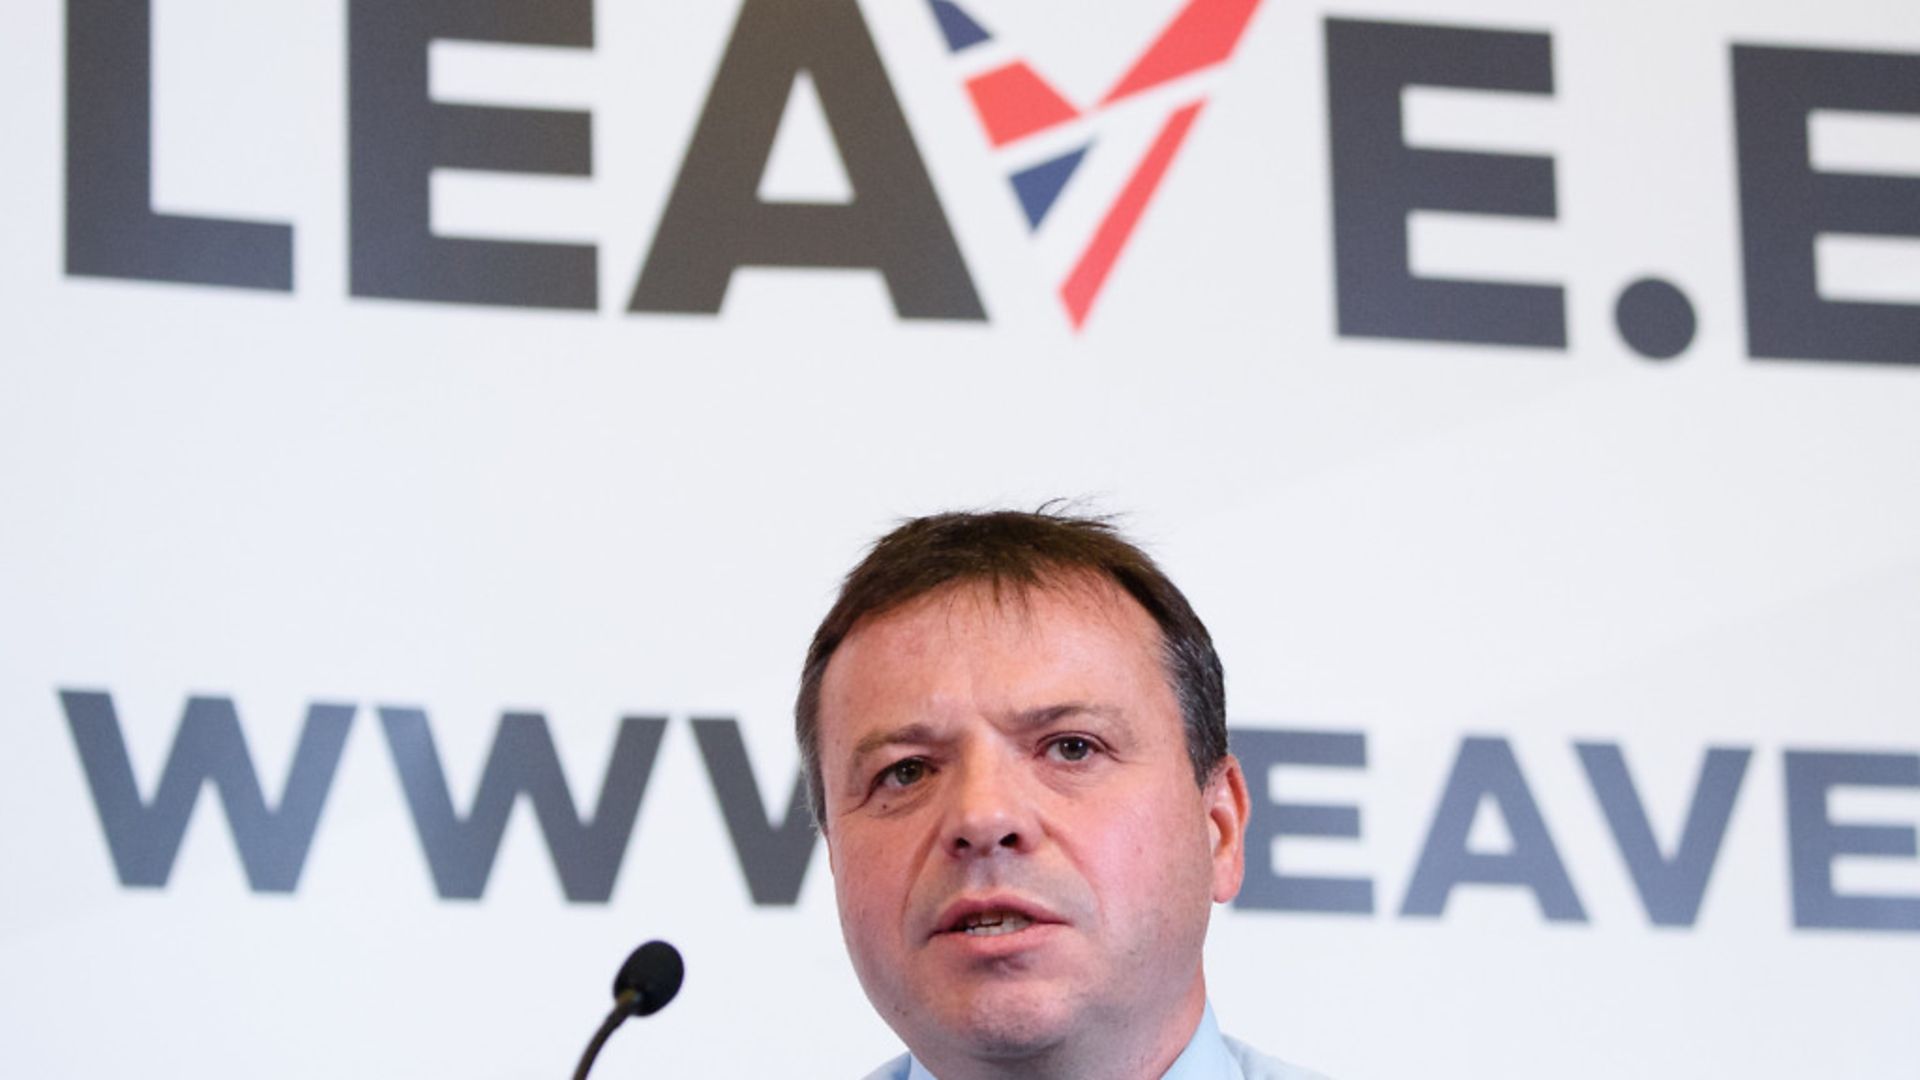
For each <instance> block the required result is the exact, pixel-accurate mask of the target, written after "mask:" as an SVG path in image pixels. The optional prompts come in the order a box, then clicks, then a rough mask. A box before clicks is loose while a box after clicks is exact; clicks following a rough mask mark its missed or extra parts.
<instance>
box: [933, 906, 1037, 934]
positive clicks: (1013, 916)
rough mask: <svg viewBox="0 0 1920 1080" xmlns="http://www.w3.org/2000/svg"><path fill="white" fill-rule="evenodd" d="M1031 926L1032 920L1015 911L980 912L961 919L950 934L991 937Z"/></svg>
mask: <svg viewBox="0 0 1920 1080" xmlns="http://www.w3.org/2000/svg"><path fill="white" fill-rule="evenodd" d="M1032 925H1033V920H1032V919H1030V918H1028V917H1027V916H1025V915H1022V914H1020V913H1019V912H1017V911H981V912H976V913H974V914H972V915H969V916H967V917H966V918H964V919H961V920H960V921H959V922H958V923H956V924H955V925H954V927H953V930H952V932H953V933H956V934H966V935H967V936H968V937H993V936H995V935H998V934H1012V933H1017V932H1018V931H1021V930H1025V929H1026V928H1027V927H1029V926H1032Z"/></svg>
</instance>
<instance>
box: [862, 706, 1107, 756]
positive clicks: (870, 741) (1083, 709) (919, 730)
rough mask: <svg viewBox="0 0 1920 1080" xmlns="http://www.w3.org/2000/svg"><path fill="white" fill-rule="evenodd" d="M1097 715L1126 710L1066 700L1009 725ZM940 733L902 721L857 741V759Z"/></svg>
mask: <svg viewBox="0 0 1920 1080" xmlns="http://www.w3.org/2000/svg"><path fill="white" fill-rule="evenodd" d="M1082 714H1084V715H1088V716H1097V717H1100V718H1101V719H1103V720H1111V721H1114V722H1124V721H1125V719H1126V710H1124V709H1121V708H1119V707H1118V706H1114V705H1095V704H1091V703H1088V702H1084V701H1063V702H1060V703H1058V704H1054V705H1041V706H1038V707H1036V708H1032V709H1022V710H1020V711H1019V712H1017V713H1014V714H1013V715H1012V716H1011V717H1009V720H1008V726H1009V727H1011V728H1012V729H1013V730H1015V731H1019V732H1027V731H1033V730H1035V729H1038V728H1043V727H1046V726H1047V725H1049V724H1053V723H1057V722H1058V721H1060V720H1064V719H1066V718H1067V717H1069V716H1079V715H1082ZM938 741H939V736H938V735H937V734H936V733H935V731H934V729H933V726H932V725H930V724H924V723H920V722H917V721H916V722H914V723H909V724H902V725H900V726H899V727H896V728H888V729H887V730H885V731H876V732H874V733H873V734H871V735H868V736H867V737H866V738H864V739H861V740H860V741H859V742H857V743H855V744H854V747H853V758H854V760H855V761H859V760H861V759H863V758H865V757H866V756H867V755H868V754H871V753H873V752H874V751H876V750H881V749H884V748H886V747H889V746H900V745H910V744H915V743H931V742H938Z"/></svg>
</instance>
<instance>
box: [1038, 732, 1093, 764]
mask: <svg viewBox="0 0 1920 1080" xmlns="http://www.w3.org/2000/svg"><path fill="white" fill-rule="evenodd" d="M1096 749H1098V747H1096V746H1094V745H1093V740H1092V739H1089V738H1087V737H1086V736H1084V735H1062V736H1060V737H1059V738H1057V739H1054V740H1052V741H1051V742H1049V743H1047V753H1048V754H1050V755H1052V756H1053V757H1054V758H1055V759H1056V760H1058V761H1069V762H1072V761H1085V760H1087V759H1088V758H1089V757H1092V756H1093V752H1094V751H1095V750H1096Z"/></svg>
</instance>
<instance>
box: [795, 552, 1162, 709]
mask: <svg viewBox="0 0 1920 1080" xmlns="http://www.w3.org/2000/svg"><path fill="white" fill-rule="evenodd" d="M1161 641H1162V639H1161V634H1160V628H1159V626H1158V625H1157V624H1155V623H1154V621H1153V618H1152V616H1150V615H1148V614H1147V612H1146V610H1145V609H1144V608H1142V607H1141V606H1140V604H1139V603H1138V602H1137V601H1135V600H1134V599H1133V598H1132V597H1130V596H1128V595H1127V594H1126V593H1125V592H1124V591H1123V590H1122V589H1120V588H1119V587H1118V586H1117V585H1115V584H1113V583H1111V582H1109V581H1107V580H1105V579H1103V578H1094V577H1074V578H1065V579H1061V580H1057V581H1052V582H1048V583H1045V584H1042V585H1037V586H1031V587H1024V588H1023V587H1019V586H1002V587H1000V588H997V589H996V588H995V587H994V586H993V585H991V584H988V583H965V584H960V585H954V586H949V587H947V588H943V589H940V590H937V591H935V592H933V593H930V594H928V595H926V596H922V597H919V598H917V599H915V600H913V601H911V602H910V603H907V604H904V605H902V606H900V607H898V608H895V609H892V610H890V611H887V612H884V613H882V614H880V615H878V616H874V617H870V618H868V619H863V620H861V621H860V622H859V623H857V624H855V626H854V629H853V630H852V632H850V633H849V634H848V635H847V637H846V638H845V640H843V641H842V642H841V644H840V647H839V648H838V649H837V650H835V652H834V656H833V659H832V660H831V661H830V662H829V663H828V665H827V670H826V672H825V674H824V676H823V678H822V680H821V702H820V704H821V708H820V726H821V736H822V742H823V744H827V745H831V744H832V743H834V742H835V741H836V738H840V739H844V738H847V737H849V736H850V734H851V730H850V729H851V728H855V727H862V726H867V725H879V724H886V723H890V722H921V721H927V720H937V719H941V718H942V717H944V716H948V715H959V714H964V715H973V714H982V713H985V714H993V713H998V712H1002V711H1005V712H1016V711H1019V710H1023V709H1031V708H1035V707H1041V706H1048V705H1056V704H1063V703H1068V702H1073V703H1079V704H1085V705H1094V704H1100V705H1109V706H1118V707H1123V708H1126V709H1127V710H1128V711H1130V712H1131V711H1138V712H1143V713H1145V712H1156V711H1165V710H1169V709H1171V710H1174V711H1175V713H1176V714H1177V707H1176V706H1175V704H1174V698H1173V693H1172V689H1171V687H1170V686H1169V685H1168V683H1167V678H1166V670H1165V665H1164V663H1163V660H1162V646H1161ZM909 714H911V715H909ZM1176 722H1177V721H1176Z"/></svg>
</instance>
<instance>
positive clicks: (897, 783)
mask: <svg viewBox="0 0 1920 1080" xmlns="http://www.w3.org/2000/svg"><path fill="white" fill-rule="evenodd" d="M928 768H929V767H928V765H927V760H926V759H925V758H917V757H910V758H902V759H900V760H899V761H896V762H894V763H893V764H891V765H889V766H887V767H886V768H884V769H881V770H880V775H879V776H877V777H875V778H874V782H873V786H874V787H876V788H905V787H912V786H913V785H915V784H917V783H919V782H920V781H921V780H924V779H926V776H927V772H928Z"/></svg>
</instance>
